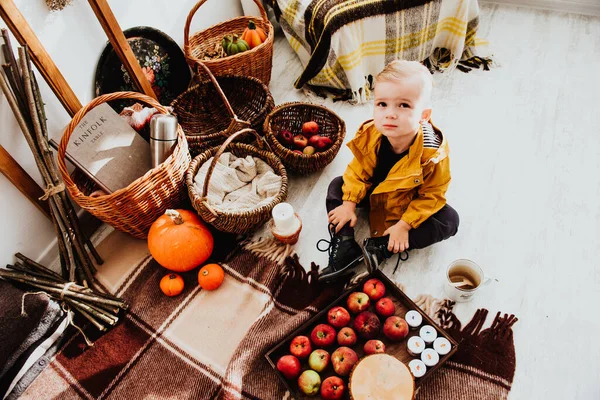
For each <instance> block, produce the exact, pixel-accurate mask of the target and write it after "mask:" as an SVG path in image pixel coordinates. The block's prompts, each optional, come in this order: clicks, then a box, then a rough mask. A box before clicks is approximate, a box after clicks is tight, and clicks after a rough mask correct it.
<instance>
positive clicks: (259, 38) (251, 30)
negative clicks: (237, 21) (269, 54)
mask: <svg viewBox="0 0 600 400" xmlns="http://www.w3.org/2000/svg"><path fill="white" fill-rule="evenodd" d="M242 39H243V40H245V41H246V43H248V46H250V48H251V49H253V48H255V47H256V46H258V45H259V44H261V43H262V42H264V41H265V40H267V35H266V34H265V31H263V30H262V29H261V28H259V27H257V26H256V24H255V23H254V21H250V22H248V27H247V28H246V29H245V30H244V33H243V34H242Z"/></svg>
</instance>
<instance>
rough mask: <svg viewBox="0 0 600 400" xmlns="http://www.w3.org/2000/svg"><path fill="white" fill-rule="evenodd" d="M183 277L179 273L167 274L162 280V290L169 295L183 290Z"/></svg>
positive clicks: (174, 294) (171, 295)
mask: <svg viewBox="0 0 600 400" xmlns="http://www.w3.org/2000/svg"><path fill="white" fill-rule="evenodd" d="M183 287H184V282H183V278H182V277H181V276H179V275H177V274H167V275H165V276H163V277H162V279H161V280H160V290H162V292H163V293H164V294H166V295H167V296H169V297H173V296H177V295H178V294H179V293H181V292H183Z"/></svg>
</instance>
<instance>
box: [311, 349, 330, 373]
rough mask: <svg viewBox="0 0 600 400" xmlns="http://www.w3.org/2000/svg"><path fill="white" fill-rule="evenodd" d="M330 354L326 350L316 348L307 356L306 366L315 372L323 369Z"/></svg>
mask: <svg viewBox="0 0 600 400" xmlns="http://www.w3.org/2000/svg"><path fill="white" fill-rule="evenodd" d="M330 358H331V357H330V355H329V353H328V352H327V351H326V350H323V349H317V350H314V351H313V352H312V353H310V356H308V366H309V367H311V368H312V369H314V370H315V371H317V372H321V371H323V370H324V369H325V368H327V366H328V365H329V359H330Z"/></svg>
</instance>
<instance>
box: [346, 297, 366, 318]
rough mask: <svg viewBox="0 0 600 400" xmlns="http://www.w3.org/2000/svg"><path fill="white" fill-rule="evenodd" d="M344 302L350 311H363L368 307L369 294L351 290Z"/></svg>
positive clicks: (356, 312)
mask: <svg viewBox="0 0 600 400" xmlns="http://www.w3.org/2000/svg"><path fill="white" fill-rule="evenodd" d="M346 303H347V305H348V310H350V312H353V313H354V314H358V313H359V312H361V311H365V310H366V309H367V308H369V305H370V304H371V301H370V300H369V296H367V295H366V294H364V293H363V292H353V293H350V296H348V300H347V301H346Z"/></svg>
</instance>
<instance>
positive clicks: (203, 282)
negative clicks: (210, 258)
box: [198, 264, 225, 290]
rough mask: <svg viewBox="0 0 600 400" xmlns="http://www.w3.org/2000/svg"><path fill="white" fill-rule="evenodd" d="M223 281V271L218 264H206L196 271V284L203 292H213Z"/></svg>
mask: <svg viewBox="0 0 600 400" xmlns="http://www.w3.org/2000/svg"><path fill="white" fill-rule="evenodd" d="M224 279H225V271H223V268H221V266H220V265H219V264H206V265H205V266H204V267H202V268H200V271H198V284H199V285H200V287H201V288H202V289H204V290H215V289H216V288H218V287H219V286H221V284H222V283H223V280H224Z"/></svg>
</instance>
